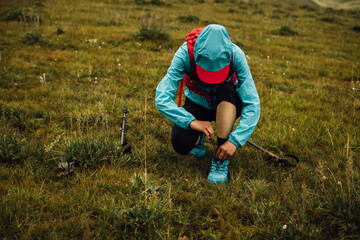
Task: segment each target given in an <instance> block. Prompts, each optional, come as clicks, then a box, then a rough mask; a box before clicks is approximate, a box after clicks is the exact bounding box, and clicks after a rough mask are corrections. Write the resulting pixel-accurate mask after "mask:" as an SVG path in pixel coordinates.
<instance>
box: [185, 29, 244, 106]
mask: <svg viewBox="0 0 360 240" xmlns="http://www.w3.org/2000/svg"><path fill="white" fill-rule="evenodd" d="M203 29H204V28H196V29H194V30H192V31H191V32H190V33H188V34H187V35H186V43H187V47H188V53H189V58H190V64H191V69H190V74H189V75H186V74H185V76H184V78H183V79H182V80H181V82H180V89H179V101H178V106H179V107H180V106H181V97H182V92H183V86H184V84H183V83H185V85H186V87H187V88H189V90H190V91H192V92H194V93H197V94H199V95H204V96H205V97H206V100H208V101H209V102H210V101H211V96H213V95H214V93H208V92H206V91H205V90H203V89H202V88H201V87H200V86H199V84H198V82H200V81H201V80H200V79H199V77H198V75H197V73H196V64H195V59H194V46H195V42H196V39H197V37H198V36H199V34H200V32H201V31H202V30H203ZM229 37H230V35H229ZM230 39H231V38H230ZM233 65H234V64H233V57H232V56H231V61H230V68H229V75H228V76H227V78H226V79H228V78H229V77H230V76H232V78H231V80H230V81H231V82H232V83H234V84H235V83H236V81H237V78H236V75H235V72H234V68H233Z"/></svg>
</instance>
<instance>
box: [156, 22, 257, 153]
mask: <svg viewBox="0 0 360 240" xmlns="http://www.w3.org/2000/svg"><path fill="white" fill-rule="evenodd" d="M208 27H210V28H217V29H220V30H221V35H222V37H224V38H228V39H229V34H228V32H227V30H226V28H225V27H223V26H220V25H209V26H207V27H206V28H208ZM203 31H204V30H203ZM203 31H202V32H201V33H203ZM201 33H200V35H201ZM200 35H199V37H198V38H200ZM203 37H204V36H203ZM205 37H206V36H205ZM231 46H232V54H233V69H234V72H235V74H236V77H237V79H238V81H237V82H236V92H237V94H238V95H239V97H240V99H241V101H242V104H243V109H242V112H241V116H240V122H239V124H238V125H237V126H236V128H235V130H234V131H233V132H231V133H230V136H229V141H230V142H232V143H233V144H234V145H235V146H236V147H237V148H240V147H242V146H243V145H244V144H245V143H246V142H247V140H248V139H249V138H250V136H251V134H252V133H253V131H254V129H255V126H256V124H257V123H258V121H259V117H260V100H259V95H258V93H257V91H256V87H255V84H254V80H253V78H252V76H251V73H250V68H249V66H248V64H247V61H246V57H245V54H244V52H243V51H242V50H241V49H240V48H239V47H238V46H236V45H235V44H233V43H231ZM195 47H197V46H195ZM195 51H196V49H195ZM190 68H191V64H190V58H189V54H188V48H187V43H186V42H185V43H184V44H183V45H182V46H181V47H180V48H179V49H178V50H177V52H176V53H175V56H174V58H173V60H172V62H171V65H170V67H169V69H168V71H167V74H166V75H165V77H164V78H163V79H162V80H161V81H160V83H159V85H158V86H157V88H156V96H155V106H156V108H157V109H158V110H159V111H160V112H161V113H162V114H163V115H164V116H165V117H166V118H168V119H169V120H170V121H172V122H173V123H174V124H176V125H177V126H179V127H182V128H184V129H189V128H190V127H189V125H190V123H191V122H192V121H194V120H195V117H194V116H193V115H192V114H191V113H189V112H188V111H186V110H185V109H184V108H182V107H178V106H177V104H176V103H175V101H174V98H175V92H176V90H177V89H178V87H179V83H180V81H181V80H182V79H183V77H184V75H185V74H187V75H188V74H190ZM226 81H230V79H227V80H226ZM199 85H200V86H201V88H203V89H204V90H205V91H207V92H216V85H211V84H206V83H203V82H201V83H199ZM185 95H186V97H187V98H189V99H190V100H192V101H193V102H195V103H197V104H199V105H201V106H203V107H205V108H207V109H210V110H211V109H215V108H216V106H215V97H213V98H212V100H211V101H210V102H209V101H207V99H206V97H205V96H203V95H198V94H196V93H194V92H192V91H190V90H189V89H186V90H185Z"/></svg>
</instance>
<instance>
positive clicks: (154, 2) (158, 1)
mask: <svg viewBox="0 0 360 240" xmlns="http://www.w3.org/2000/svg"><path fill="white" fill-rule="evenodd" d="M150 3H151V4H152V5H156V6H162V5H165V3H164V2H163V1H161V0H151V2H150Z"/></svg>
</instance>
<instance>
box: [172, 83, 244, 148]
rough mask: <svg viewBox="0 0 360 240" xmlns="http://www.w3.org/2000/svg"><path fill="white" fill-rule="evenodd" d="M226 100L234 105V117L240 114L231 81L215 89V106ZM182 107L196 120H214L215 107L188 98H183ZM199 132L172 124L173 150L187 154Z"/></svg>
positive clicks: (238, 102) (239, 106)
mask: <svg viewBox="0 0 360 240" xmlns="http://www.w3.org/2000/svg"><path fill="white" fill-rule="evenodd" d="M223 101H226V102H230V103H232V104H234V105H235V106H236V118H238V117H239V116H240V115H241V111H242V102H241V100H240V98H239V96H238V94H237V93H236V87H235V85H234V84H233V83H231V82H223V83H221V84H219V85H218V87H217V89H216V102H215V103H216V106H217V105H219V104H220V103H221V102H223ZM184 108H185V110H186V111H188V112H190V113H191V114H192V115H193V116H194V117H195V118H196V120H201V121H210V122H212V121H215V120H216V109H214V110H209V109H207V108H204V107H202V106H200V105H199V104H197V103H195V102H193V101H191V100H190V99H189V98H186V99H185V104H184ZM200 134H201V132H198V131H195V130H192V129H184V128H181V127H179V126H177V125H174V126H173V129H172V133H171V143H172V145H173V148H174V149H175V151H176V152H177V153H179V154H181V155H186V154H188V153H189V152H190V151H191V149H193V148H194V147H195V145H196V142H197V140H198V139H199V136H200Z"/></svg>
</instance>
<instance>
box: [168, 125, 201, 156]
mask: <svg viewBox="0 0 360 240" xmlns="http://www.w3.org/2000/svg"><path fill="white" fill-rule="evenodd" d="M199 136H200V133H198V132H196V131H194V130H187V129H183V128H181V127H178V126H177V125H174V127H173V129H172V133H171V143H172V146H173V148H174V150H175V151H176V152H177V153H179V154H181V155H186V154H188V153H189V152H190V151H191V150H192V149H193V148H194V147H195V145H196V141H197V139H198V138H199Z"/></svg>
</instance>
